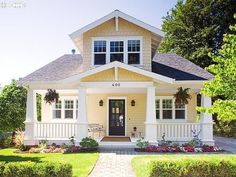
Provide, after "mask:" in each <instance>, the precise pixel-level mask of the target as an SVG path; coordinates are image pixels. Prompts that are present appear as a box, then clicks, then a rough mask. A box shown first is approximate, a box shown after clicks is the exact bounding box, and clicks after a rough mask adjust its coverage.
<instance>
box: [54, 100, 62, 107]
mask: <svg viewBox="0 0 236 177" xmlns="http://www.w3.org/2000/svg"><path fill="white" fill-rule="evenodd" d="M55 108H56V109H61V101H58V102H56V104H55Z"/></svg>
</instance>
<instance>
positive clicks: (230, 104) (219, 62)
mask: <svg viewBox="0 0 236 177" xmlns="http://www.w3.org/2000/svg"><path fill="white" fill-rule="evenodd" d="M235 17H236V15H235ZM230 29H231V30H232V34H227V35H225V36H224V44H223V45H222V47H221V49H220V50H219V53H218V54H211V55H210V57H211V58H212V60H213V61H214V62H215V63H216V64H213V65H211V66H209V67H208V69H209V70H210V71H211V72H212V73H214V74H215V78H214V79H213V80H211V81H210V82H207V83H205V85H204V88H203V89H202V93H203V94H204V95H207V96H210V97H218V98H221V99H217V100H216V101H215V102H214V103H213V105H212V107H211V108H210V109H208V110H207V111H208V112H210V113H216V114H218V118H220V119H223V120H227V121H230V120H234V119H236V34H235V32H236V25H234V26H231V27H230Z"/></svg>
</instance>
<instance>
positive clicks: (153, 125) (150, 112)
mask: <svg viewBox="0 0 236 177" xmlns="http://www.w3.org/2000/svg"><path fill="white" fill-rule="evenodd" d="M155 100H156V94H155V87H148V88H147V103H146V121H145V139H146V140H148V141H149V142H151V143H156V142H157V122H156V105H155V104H156V101H155Z"/></svg>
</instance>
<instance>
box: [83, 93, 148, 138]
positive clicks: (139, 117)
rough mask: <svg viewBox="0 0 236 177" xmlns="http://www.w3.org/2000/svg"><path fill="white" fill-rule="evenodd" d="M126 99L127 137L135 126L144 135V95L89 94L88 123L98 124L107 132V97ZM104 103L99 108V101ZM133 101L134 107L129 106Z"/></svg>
mask: <svg viewBox="0 0 236 177" xmlns="http://www.w3.org/2000/svg"><path fill="white" fill-rule="evenodd" d="M116 96H120V97H126V101H127V102H126V106H127V117H126V119H127V136H129V135H130V132H131V131H132V129H133V127H134V126H136V127H137V128H138V130H139V131H141V132H142V134H143V135H144V121H145V114H146V95H145V94H132V95H131V94H129V95H128V94H122V95H121V94H89V95H88V97H87V105H88V121H89V123H99V124H101V125H103V126H104V127H105V128H106V130H107V120H108V97H116ZM101 99H102V100H103V101H104V104H103V106H99V104H98V103H99V101H100V100H101ZM133 99H134V100H135V102H136V105H135V106H134V107H132V106H131V105H130V102H131V100H133Z"/></svg>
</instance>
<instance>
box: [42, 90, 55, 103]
mask: <svg viewBox="0 0 236 177" xmlns="http://www.w3.org/2000/svg"><path fill="white" fill-rule="evenodd" d="M58 99H59V94H58V93H57V92H56V90H53V89H48V92H47V93H46V94H45V97H44V101H46V103H49V104H52V103H54V102H58Z"/></svg>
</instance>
